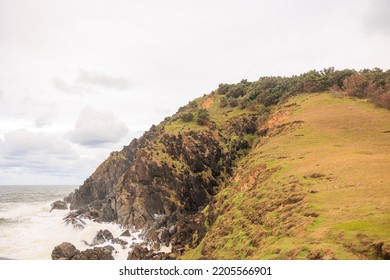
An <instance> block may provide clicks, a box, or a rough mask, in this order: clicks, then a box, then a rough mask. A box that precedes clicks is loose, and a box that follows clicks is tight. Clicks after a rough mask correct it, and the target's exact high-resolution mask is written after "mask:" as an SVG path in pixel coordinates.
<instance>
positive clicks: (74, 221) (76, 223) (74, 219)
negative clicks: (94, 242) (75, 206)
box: [63, 212, 85, 230]
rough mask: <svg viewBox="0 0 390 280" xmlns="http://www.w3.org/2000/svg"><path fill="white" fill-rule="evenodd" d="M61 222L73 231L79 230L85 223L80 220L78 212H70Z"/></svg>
mask: <svg viewBox="0 0 390 280" xmlns="http://www.w3.org/2000/svg"><path fill="white" fill-rule="evenodd" d="M63 220H64V222H65V223H66V224H67V225H68V224H71V225H72V226H73V227H74V228H75V229H80V230H81V229H83V228H84V226H85V222H84V221H83V220H82V219H81V218H80V213H79V212H71V213H69V214H68V215H67V216H66V217H65V218H63Z"/></svg>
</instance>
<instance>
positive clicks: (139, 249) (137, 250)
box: [127, 245, 150, 260]
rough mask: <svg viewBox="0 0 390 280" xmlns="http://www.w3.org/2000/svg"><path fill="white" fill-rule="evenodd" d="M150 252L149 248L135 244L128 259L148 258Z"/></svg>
mask: <svg viewBox="0 0 390 280" xmlns="http://www.w3.org/2000/svg"><path fill="white" fill-rule="evenodd" d="M149 254H150V252H149V250H148V249H147V248H145V247H143V246H141V245H135V246H133V249H132V250H131V251H130V252H129V254H128V256H127V259H128V260H147V259H149V258H148V255H149Z"/></svg>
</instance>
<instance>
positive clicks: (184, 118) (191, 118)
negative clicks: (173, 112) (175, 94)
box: [180, 112, 194, 122]
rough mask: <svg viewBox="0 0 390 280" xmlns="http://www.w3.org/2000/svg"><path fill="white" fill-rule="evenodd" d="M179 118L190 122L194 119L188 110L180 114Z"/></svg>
mask: <svg viewBox="0 0 390 280" xmlns="http://www.w3.org/2000/svg"><path fill="white" fill-rule="evenodd" d="M180 118H181V120H182V121H183V122H191V121H192V120H193V119H194V115H193V114H192V113H191V112H189V113H184V114H182V115H181V116H180Z"/></svg>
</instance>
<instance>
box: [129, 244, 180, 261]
mask: <svg viewBox="0 0 390 280" xmlns="http://www.w3.org/2000/svg"><path fill="white" fill-rule="evenodd" d="M127 259H128V260H173V259H174V255H173V254H167V253H162V252H153V251H151V250H148V249H147V248H145V247H144V246H142V245H135V246H133V248H132V251H130V252H129V254H128V257H127Z"/></svg>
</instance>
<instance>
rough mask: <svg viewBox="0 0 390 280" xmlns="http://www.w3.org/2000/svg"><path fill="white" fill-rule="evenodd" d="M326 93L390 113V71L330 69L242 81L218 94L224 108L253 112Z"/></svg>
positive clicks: (227, 86)
mask: <svg viewBox="0 0 390 280" xmlns="http://www.w3.org/2000/svg"><path fill="white" fill-rule="evenodd" d="M324 91H332V92H338V93H343V94H346V95H348V96H351V97H357V98H366V99H368V100H369V101H370V102H372V103H374V104H376V105H378V106H380V107H383V108H386V109H389V110H390V70H387V71H383V70H382V69H379V68H374V69H372V70H370V69H364V70H360V71H356V70H351V69H345V70H335V69H334V68H333V67H331V68H327V69H324V70H321V71H316V70H312V71H309V72H307V73H304V74H301V75H299V76H292V77H280V76H279V77H261V78H260V79H259V80H258V81H255V82H248V81H247V80H242V81H241V82H240V83H238V84H220V85H219V87H218V89H217V90H216V93H218V94H220V95H223V96H222V97H221V99H220V106H221V107H222V108H223V107H226V106H231V107H236V106H241V108H250V106H251V104H255V103H257V104H258V103H261V104H263V105H264V106H270V105H275V104H278V103H279V102H283V101H285V100H287V98H288V97H290V96H292V95H295V94H298V93H315V92H324Z"/></svg>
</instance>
